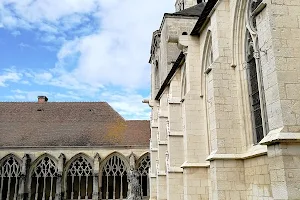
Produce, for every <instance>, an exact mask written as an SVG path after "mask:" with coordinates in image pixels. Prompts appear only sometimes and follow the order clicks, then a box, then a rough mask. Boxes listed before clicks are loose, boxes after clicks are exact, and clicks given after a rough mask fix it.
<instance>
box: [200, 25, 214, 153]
mask: <svg viewBox="0 0 300 200" xmlns="http://www.w3.org/2000/svg"><path fill="white" fill-rule="evenodd" d="M213 59H214V56H213V48H212V35H211V31H210V30H209V31H208V32H207V35H206V40H205V44H204V51H203V61H202V69H201V97H202V98H203V107H204V112H205V113H204V114H205V121H206V127H205V128H206V133H207V140H208V141H207V149H208V152H209V153H210V152H211V151H212V150H213V149H214V150H215V148H216V145H215V143H214V142H213V141H211V138H212V137H211V131H210V130H211V128H210V126H211V123H210V115H209V113H210V111H211V109H212V108H211V106H212V105H211V102H212V98H213V92H212V89H213V88H212V87H211V84H212V82H211V78H212V77H211V74H210V72H211V70H212V64H213V61H214V60H213Z"/></svg>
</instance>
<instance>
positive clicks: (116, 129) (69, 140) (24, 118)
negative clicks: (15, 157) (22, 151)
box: [0, 102, 150, 147]
mask: <svg viewBox="0 0 300 200" xmlns="http://www.w3.org/2000/svg"><path fill="white" fill-rule="evenodd" d="M149 139H150V123H149V121H146V120H132V121H126V120H124V118H122V117H121V116H120V115H119V114H118V113H117V112H116V111H115V110H114V109H113V108H112V107H111V106H110V105H109V104H108V103H106V102H95V103H77V102H74V103H73V102H72V103H71V102H66V103H64V102H59V103H58V102H57V103H52V102H47V103H43V104H38V103H16V102H11V103H10V102H9V103H8V102H0V147H22V146H27V147H28V146H30V147H39V146H41V147H45V146H46V147H47V146H106V145H108V146H116V145H120V146H149Z"/></svg>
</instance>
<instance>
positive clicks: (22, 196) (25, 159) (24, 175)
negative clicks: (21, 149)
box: [18, 154, 30, 200]
mask: <svg viewBox="0 0 300 200" xmlns="http://www.w3.org/2000/svg"><path fill="white" fill-rule="evenodd" d="M28 162H30V158H29V155H28V154H25V155H24V157H23V158H22V167H21V175H20V188H19V195H18V196H19V197H18V199H20V200H21V199H27V197H28V193H26V191H25V183H26V178H27V171H28Z"/></svg>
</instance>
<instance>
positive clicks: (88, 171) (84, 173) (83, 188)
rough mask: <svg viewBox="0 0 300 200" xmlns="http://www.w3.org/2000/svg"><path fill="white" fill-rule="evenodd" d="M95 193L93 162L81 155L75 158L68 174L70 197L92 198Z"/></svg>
mask: <svg viewBox="0 0 300 200" xmlns="http://www.w3.org/2000/svg"><path fill="white" fill-rule="evenodd" d="M92 193H93V168H92V165H91V163H90V162H89V161H88V160H87V159H86V158H84V157H83V156H79V157H78V158H77V159H75V160H74V161H73V162H72V163H71V165H70V167H69V169H68V174H67V198H68V199H74V198H75V199H92Z"/></svg>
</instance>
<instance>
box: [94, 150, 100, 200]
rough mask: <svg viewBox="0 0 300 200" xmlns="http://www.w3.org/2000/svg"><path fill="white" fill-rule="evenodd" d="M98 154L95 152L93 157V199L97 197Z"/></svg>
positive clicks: (95, 199)
mask: <svg viewBox="0 0 300 200" xmlns="http://www.w3.org/2000/svg"><path fill="white" fill-rule="evenodd" d="M100 159H101V158H100V156H99V154H98V153H96V155H95V157H94V167H93V169H94V174H93V200H97V199H99V161H100Z"/></svg>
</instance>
